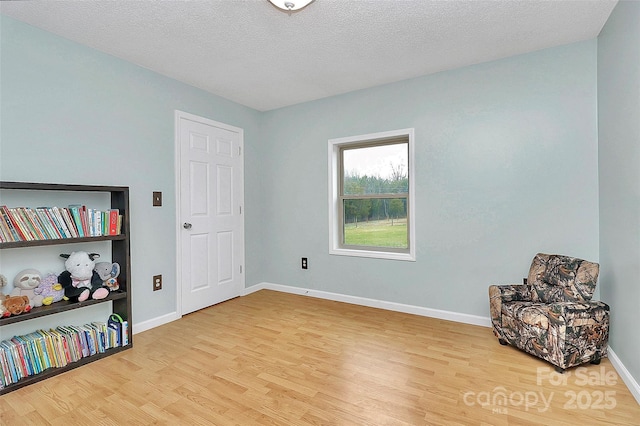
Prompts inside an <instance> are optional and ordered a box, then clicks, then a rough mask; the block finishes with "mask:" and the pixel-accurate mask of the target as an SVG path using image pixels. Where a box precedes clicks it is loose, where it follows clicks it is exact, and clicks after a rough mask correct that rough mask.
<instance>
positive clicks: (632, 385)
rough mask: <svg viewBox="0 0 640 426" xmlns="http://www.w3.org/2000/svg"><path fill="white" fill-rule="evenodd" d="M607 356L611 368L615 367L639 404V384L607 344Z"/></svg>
mask: <svg viewBox="0 0 640 426" xmlns="http://www.w3.org/2000/svg"><path fill="white" fill-rule="evenodd" d="M608 358H609V361H610V362H611V365H613V368H615V369H616V371H617V372H618V374H619V375H620V377H622V381H623V382H624V383H625V385H627V387H628V388H629V391H630V392H631V394H632V395H633V397H634V398H635V399H636V401H638V404H640V384H638V382H637V381H636V379H634V377H633V376H632V375H631V373H629V370H627V368H626V367H625V366H624V364H622V361H620V358H618V355H616V353H615V352H613V350H612V349H611V346H609V350H608Z"/></svg>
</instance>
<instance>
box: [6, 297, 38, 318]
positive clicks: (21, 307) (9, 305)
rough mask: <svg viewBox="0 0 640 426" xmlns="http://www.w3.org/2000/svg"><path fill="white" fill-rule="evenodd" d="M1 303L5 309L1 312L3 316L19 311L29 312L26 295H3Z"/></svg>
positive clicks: (19, 312)
mask: <svg viewBox="0 0 640 426" xmlns="http://www.w3.org/2000/svg"><path fill="white" fill-rule="evenodd" d="M2 305H3V306H4V308H5V309H6V311H5V312H4V314H3V316H5V317H8V316H10V315H20V314H21V313H24V312H29V311H30V310H31V306H30V305H29V298H28V297H27V296H8V295H7V296H4V300H3V301H2Z"/></svg>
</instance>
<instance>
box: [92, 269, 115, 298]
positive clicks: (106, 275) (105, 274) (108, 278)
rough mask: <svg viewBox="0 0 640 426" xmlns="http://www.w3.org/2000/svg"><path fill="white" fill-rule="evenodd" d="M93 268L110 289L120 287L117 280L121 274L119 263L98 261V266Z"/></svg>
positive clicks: (113, 289)
mask: <svg viewBox="0 0 640 426" xmlns="http://www.w3.org/2000/svg"><path fill="white" fill-rule="evenodd" d="M93 270H94V271H96V272H97V273H98V275H100V279H101V280H102V284H103V285H104V286H106V287H107V288H108V289H109V290H110V291H116V290H117V289H119V288H120V285H119V284H118V280H117V278H118V275H120V264H119V263H116V262H114V263H109V262H97V263H96V267H95V268H94V269H93Z"/></svg>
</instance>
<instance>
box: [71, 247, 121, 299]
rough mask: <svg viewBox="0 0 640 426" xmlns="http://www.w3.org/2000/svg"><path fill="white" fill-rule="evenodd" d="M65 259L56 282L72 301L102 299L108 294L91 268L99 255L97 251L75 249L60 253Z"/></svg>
mask: <svg viewBox="0 0 640 426" xmlns="http://www.w3.org/2000/svg"><path fill="white" fill-rule="evenodd" d="M60 257H63V258H65V259H67V260H66V261H65V262H64V266H65V268H66V271H64V272H62V273H61V274H60V275H59V276H58V282H59V283H60V284H61V285H62V288H63V289H64V295H65V296H66V297H68V298H69V300H70V301H72V302H84V301H85V300H87V299H89V298H92V299H104V298H105V297H107V296H108V295H109V289H108V288H106V287H104V286H103V282H102V279H101V278H100V275H98V273H97V272H96V271H94V270H93V268H94V267H95V266H96V262H95V259H96V258H97V257H100V255H99V254H98V253H87V252H86V251H77V252H73V253H71V254H61V255H60Z"/></svg>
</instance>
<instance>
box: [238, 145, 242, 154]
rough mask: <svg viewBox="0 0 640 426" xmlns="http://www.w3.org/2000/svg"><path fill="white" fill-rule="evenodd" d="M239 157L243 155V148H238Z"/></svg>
mask: <svg viewBox="0 0 640 426" xmlns="http://www.w3.org/2000/svg"><path fill="white" fill-rule="evenodd" d="M238 155H242V147H241V146H239V147H238Z"/></svg>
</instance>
